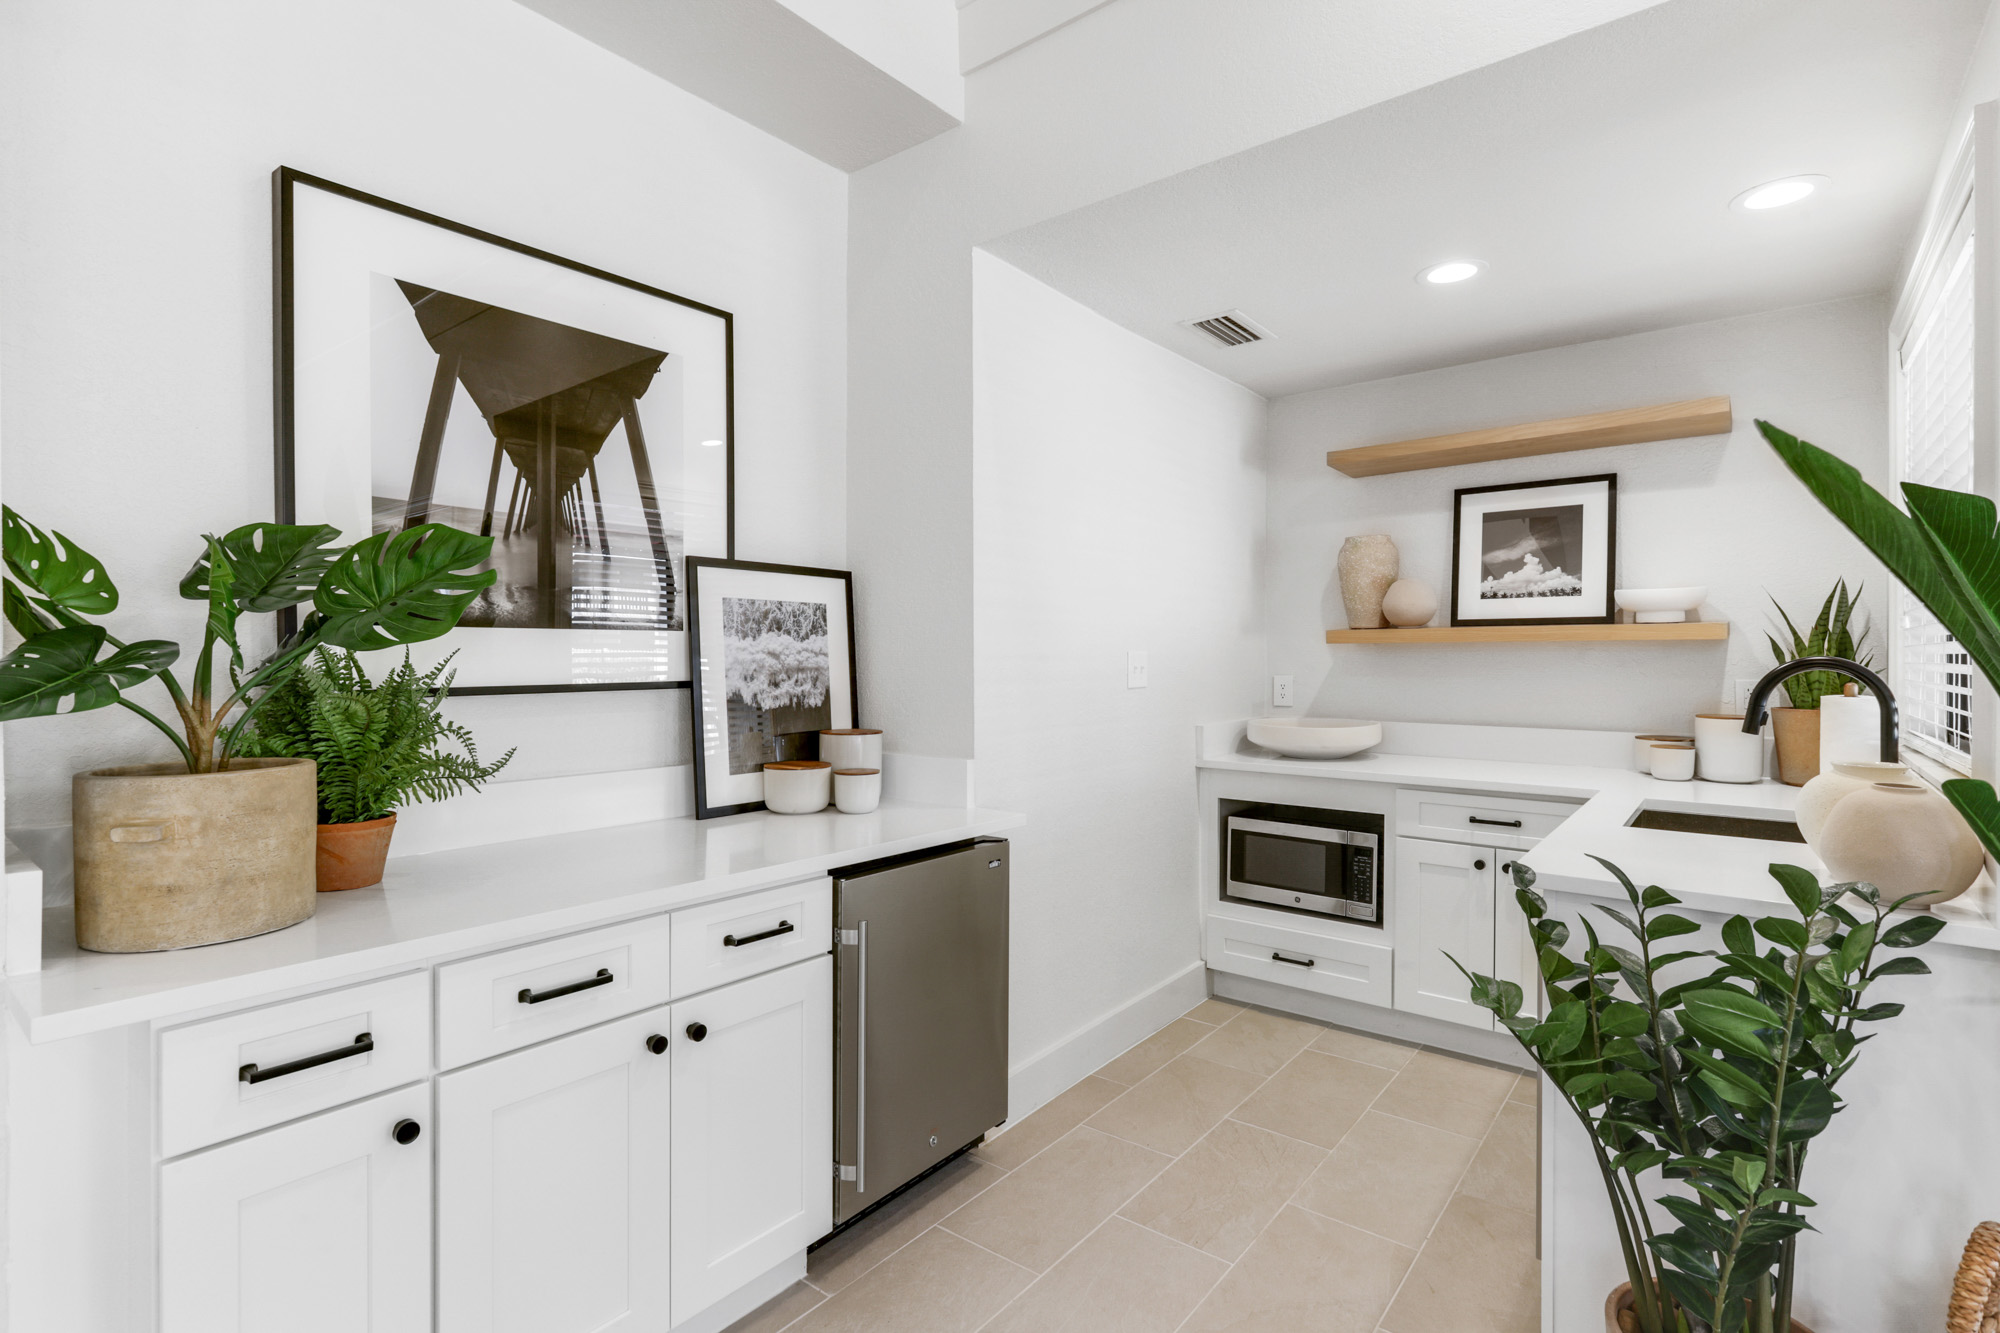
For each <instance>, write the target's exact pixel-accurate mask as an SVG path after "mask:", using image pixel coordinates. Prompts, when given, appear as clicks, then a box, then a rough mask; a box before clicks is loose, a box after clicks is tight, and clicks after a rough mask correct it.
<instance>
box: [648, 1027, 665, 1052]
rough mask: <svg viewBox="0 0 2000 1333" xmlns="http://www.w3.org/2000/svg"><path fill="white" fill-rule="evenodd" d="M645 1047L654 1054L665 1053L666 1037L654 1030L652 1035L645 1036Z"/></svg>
mask: <svg viewBox="0 0 2000 1333" xmlns="http://www.w3.org/2000/svg"><path fill="white" fill-rule="evenodd" d="M646 1049H647V1050H649V1051H651V1052H652V1053H653V1054H654V1055H665V1054H666V1053H667V1039H666V1038H665V1037H662V1036H661V1035H660V1034H659V1033H657V1032H655V1033H654V1034H653V1035H652V1036H650V1037H648V1038H646Z"/></svg>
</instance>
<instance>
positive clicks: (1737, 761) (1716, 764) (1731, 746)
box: [1694, 713, 1764, 782]
mask: <svg viewBox="0 0 2000 1333" xmlns="http://www.w3.org/2000/svg"><path fill="white" fill-rule="evenodd" d="M1694 750H1695V765H1696V768H1697V769H1698V770H1699V771H1700V773H1701V780H1702V781H1703V782H1758V781H1761V780H1762V779H1763V777H1764V737H1763V736H1762V735H1761V734H1759V733H1756V732H1746V731H1744V730H1743V714H1741V713H1702V714H1700V715H1699V716H1697V717H1696V718H1695V720H1694Z"/></svg>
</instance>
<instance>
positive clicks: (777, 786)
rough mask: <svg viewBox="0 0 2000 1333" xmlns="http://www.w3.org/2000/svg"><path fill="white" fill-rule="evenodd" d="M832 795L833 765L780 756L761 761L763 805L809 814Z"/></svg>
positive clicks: (791, 812) (820, 761)
mask: <svg viewBox="0 0 2000 1333" xmlns="http://www.w3.org/2000/svg"><path fill="white" fill-rule="evenodd" d="M832 799H833V765H832V764H829V763H827V762H825V761H824V760H821V759H783V760H780V761H779V762H777V763H775V764H766V765H764V806H765V808H766V809H768V810H773V811H776V812H777V813H778V814H781V815H810V814H812V813H814V812H815V811H819V810H824V809H826V803H827V802H828V801H830V800H832Z"/></svg>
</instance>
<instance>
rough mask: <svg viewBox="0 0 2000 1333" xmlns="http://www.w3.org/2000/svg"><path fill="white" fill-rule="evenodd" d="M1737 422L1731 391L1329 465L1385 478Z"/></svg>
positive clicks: (1367, 453) (1434, 441)
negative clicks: (1708, 396) (1732, 409)
mask: <svg viewBox="0 0 2000 1333" xmlns="http://www.w3.org/2000/svg"><path fill="white" fill-rule="evenodd" d="M1734 424H1735V419H1734V417H1733V416H1732V415H1731V413H1730V409H1729V398H1728V397H1727V395H1725V396H1723V397H1720V398H1692V399H1689V400H1688V401H1687V402H1684V403H1661V404H1659V405H1658V406H1655V407H1631V408H1626V409H1625V410H1623V411H1620V412H1593V413H1591V414H1590V415H1589V416H1582V417H1563V418H1562V419H1561V420H1558V421H1531V422H1529V423H1528V424H1527V425H1525V426H1500V427H1497V428H1494V429H1491V430H1468V431H1462V432H1460V433H1459V434H1457V435H1432V436H1428V437H1426V438H1424V439H1421V440H1398V441H1397V442H1395V443H1394V444H1370V445H1365V446H1363V447H1362V448H1359V449H1336V450H1334V451H1333V452H1332V453H1329V454H1328V455H1327V456H1326V465H1327V466H1328V467H1330V468H1332V469H1333V470H1334V471H1336V472H1344V473H1346V474H1347V475H1348V476H1350V477H1379V476H1382V475H1384V474H1385V473H1390V472H1416V471H1418V470H1420V469H1422V468H1432V467H1456V466H1457V465H1458V464H1460V463H1490V462H1493V461H1494V460H1496V459H1502V458H1532V457H1533V456H1535V455H1537V454H1565V453H1571V452H1573V451H1575V450H1578V449H1608V448H1610V447H1611V446H1613V445H1617V444H1647V443H1650V442H1652V441H1654V440H1684V439H1688V438H1691V437H1693V436H1696V435H1727V434H1728V433H1729V432H1730V429H1731V428H1732V427H1733V426H1734Z"/></svg>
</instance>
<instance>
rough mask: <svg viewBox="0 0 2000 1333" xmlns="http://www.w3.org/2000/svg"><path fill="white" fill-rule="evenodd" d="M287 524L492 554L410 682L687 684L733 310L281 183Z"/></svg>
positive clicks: (512, 687)
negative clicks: (694, 577)
mask: <svg viewBox="0 0 2000 1333" xmlns="http://www.w3.org/2000/svg"><path fill="white" fill-rule="evenodd" d="M272 190H273V206H274V208H273V211H274V218H273V231H274V236H273V243H274V270H275V271H274V275H273V277H274V282H273V290H274V293H275V301H276V311H275V325H276V350H277V365H276V400H277V401H276V408H277V509H278V518H279V520H280V521H281V522H286V523H330V524H332V525H333V526H334V527H336V528H339V529H340V531H341V533H342V535H343V537H344V538H345V539H346V540H348V541H354V540H358V539H359V538H361V537H363V536H366V535H367V534H369V533H371V532H388V531H396V530H399V529H402V528H406V527H413V526H415V525H417V524H420V523H427V522H429V523H448V524H450V525H451V526H453V527H457V528H463V529H465V530H466V531H469V532H477V533H481V534H483V535H490V536H492V537H493V538H494V544H493V557H492V561H491V568H493V569H494V570H496V571H497V572H498V574H499V578H498V579H497V580H496V581H495V582H494V584H493V586H492V587H490V588H488V589H487V590H485V591H484V592H482V593H481V594H480V596H479V598H478V600H476V601H475V602H474V603H473V604H472V605H471V607H470V608H468V609H467V611H466V613H465V615H464V616H463V617H462V618H461V619H460V621H459V628H458V629H457V630H455V631H454V632H453V633H452V634H450V635H449V636H447V637H445V638H443V639H439V640H434V641H433V642H432V643H430V644H425V645H419V646H418V648H417V649H415V650H414V655H415V656H416V657H417V658H418V659H419V661H418V666H419V669H421V668H423V667H424V666H427V665H429V664H430V663H431V662H432V661H434V660H436V659H437V658H438V657H441V656H442V655H443V654H445V653H447V652H455V653H456V654H457V660H456V662H455V663H454V668H455V670H456V671H457V673H458V683H457V688H456V689H455V690H454V691H453V692H454V693H458V694H498V693H516V692H532V691H544V690H587V689H643V688H661V687H666V686H674V685H683V686H684V685H686V684H687V682H688V678H689V670H688V642H687V640H688V635H687V621H688V598H687V593H686V573H685V563H686V561H687V559H688V558H689V557H690V556H701V555H707V556H719V557H727V556H729V555H731V554H732V553H733V550H734V547H733V537H734V534H733V496H732V486H733V456H734V444H733V436H734V432H733V411H732V405H731V393H732V379H733V370H732V324H731V319H730V315H729V312H728V311H726V310H718V309H716V308H715V307H713V306H709V305H704V304H702V303H701V302H699V301H693V300H689V299H688V298H687V297H684V296H676V295H674V294H673V293H672V292H668V291H662V290H660V289H659V288H657V287H650V286H648V285H646V284H645V283H642V282H635V281H633V280H632V279H630V278H622V277H619V276H618V275H616V274H613V273H606V272H604V271H603V270H601V269H596V268H592V267H590V266H589V265H587V264H580V263H577V262H576V261H574V260H569V259H563V258H561V257H560V256H557V255H553V254H549V253H548V252H546V251H543V250H538V249H536V248H534V247H533V246H529V245H523V244H521V243H519V242H517V241H510V240H506V239H504V238H502V237H499V236H495V235H493V234H491V233H489V232H484V231H479V230H477V229H475V228H473V227H469V226H466V225H464V224H463V223H458V222H451V221H448V220H446V219H444V218H440V217H436V216H434V215H432V214H429V213H424V212H421V211H419V210H417V209H414V208H410V207H407V206H405V205H402V204H397V203H392V202H390V201H389V200H387V199H381V198H377V197H376V196H374V195H370V194H364V193H362V192H361V191H359V190H354V189H350V188H348V187H347V186H344V185H336V184H335V183H333V182H332V181H327V180H322V179H320V178H318V177H316V176H309V175H306V174H304V173H303V172H298V171H294V170H292V169H291V168H289V167H280V168H279V169H278V170H277V172H276V173H274V175H273V179H272Z"/></svg>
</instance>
